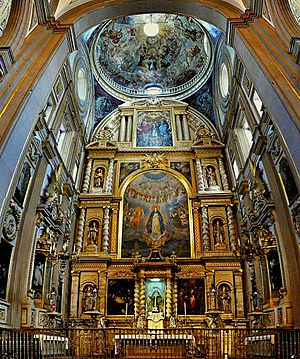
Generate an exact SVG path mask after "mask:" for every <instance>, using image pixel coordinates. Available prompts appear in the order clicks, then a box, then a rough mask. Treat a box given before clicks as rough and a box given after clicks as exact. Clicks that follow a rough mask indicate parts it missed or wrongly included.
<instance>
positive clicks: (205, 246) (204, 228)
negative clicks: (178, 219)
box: [202, 206, 210, 251]
mask: <svg viewBox="0 0 300 359" xmlns="http://www.w3.org/2000/svg"><path fill="white" fill-rule="evenodd" d="M202 232H203V250H205V251H209V250H210V241H209V225H208V211H207V207H204V206H203V207H202Z"/></svg>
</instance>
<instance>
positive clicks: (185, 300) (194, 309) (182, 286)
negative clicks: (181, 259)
mask: <svg viewBox="0 0 300 359" xmlns="http://www.w3.org/2000/svg"><path fill="white" fill-rule="evenodd" d="M204 313H205V291H204V279H179V280H178V308H177V314H178V315H201V314H204Z"/></svg>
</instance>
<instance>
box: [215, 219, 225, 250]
mask: <svg viewBox="0 0 300 359" xmlns="http://www.w3.org/2000/svg"><path fill="white" fill-rule="evenodd" d="M213 235H214V242H215V244H221V243H224V239H225V238H224V228H223V222H222V221H221V220H220V219H216V220H215V221H214V222H213Z"/></svg>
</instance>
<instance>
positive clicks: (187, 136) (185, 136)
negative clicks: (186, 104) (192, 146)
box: [182, 113, 190, 140]
mask: <svg viewBox="0 0 300 359" xmlns="http://www.w3.org/2000/svg"><path fill="white" fill-rule="evenodd" d="M182 128H183V139H184V140H189V139H190V129H189V124H188V120H187V115H186V114H185V113H184V114H183V115H182Z"/></svg>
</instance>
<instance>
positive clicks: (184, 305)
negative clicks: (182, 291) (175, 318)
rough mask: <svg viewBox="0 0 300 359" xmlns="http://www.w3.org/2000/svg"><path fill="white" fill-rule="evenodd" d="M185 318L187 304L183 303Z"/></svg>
mask: <svg viewBox="0 0 300 359" xmlns="http://www.w3.org/2000/svg"><path fill="white" fill-rule="evenodd" d="M183 309H184V316H185V317H186V302H184V303H183Z"/></svg>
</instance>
